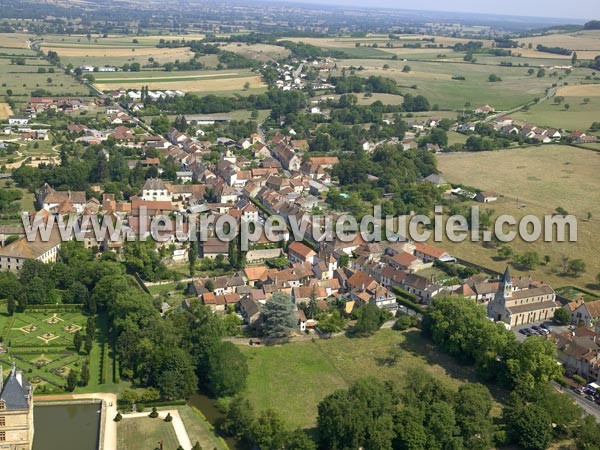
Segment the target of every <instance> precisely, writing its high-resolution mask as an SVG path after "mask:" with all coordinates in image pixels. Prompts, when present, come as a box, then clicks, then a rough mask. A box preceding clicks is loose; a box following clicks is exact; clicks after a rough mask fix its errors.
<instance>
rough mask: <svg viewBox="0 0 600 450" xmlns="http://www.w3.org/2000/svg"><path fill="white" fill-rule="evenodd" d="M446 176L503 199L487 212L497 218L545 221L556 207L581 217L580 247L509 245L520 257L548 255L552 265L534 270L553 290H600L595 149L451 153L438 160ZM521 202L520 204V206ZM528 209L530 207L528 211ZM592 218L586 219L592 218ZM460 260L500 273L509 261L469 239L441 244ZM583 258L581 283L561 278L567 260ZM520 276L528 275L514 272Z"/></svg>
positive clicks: (599, 165)
mask: <svg viewBox="0 0 600 450" xmlns="http://www.w3.org/2000/svg"><path fill="white" fill-rule="evenodd" d="M438 161H439V168H440V170H441V172H442V175H443V177H444V178H445V179H447V180H448V181H449V182H451V183H462V184H466V185H469V186H474V187H476V188H479V189H482V190H491V191H495V192H496V193H498V194H499V196H500V198H499V200H498V201H497V202H494V203H491V204H489V205H486V206H482V205H481V204H479V206H481V207H482V208H490V209H493V210H494V216H498V215H499V214H510V215H512V216H513V217H515V218H516V219H517V220H519V219H520V218H521V217H523V216H524V215H527V214H533V215H535V216H536V217H538V218H540V220H541V219H543V216H544V215H546V214H553V213H554V210H555V209H556V208H557V207H559V206H560V207H563V208H565V209H566V210H567V211H568V212H569V213H570V214H574V215H575V216H576V217H577V234H578V235H577V242H574V243H571V242H563V243H559V242H544V241H543V240H538V241H537V242H532V243H527V242H524V241H521V240H519V239H516V240H515V241H514V242H511V243H510V246H511V247H512V248H513V250H514V251H515V252H517V253H522V252H524V251H529V250H534V251H537V252H538V253H539V254H540V255H541V256H543V255H548V256H550V258H551V262H550V264H548V265H547V266H544V265H541V266H539V267H538V268H537V269H536V270H534V271H532V275H533V277H535V278H537V279H539V280H543V281H545V282H548V283H550V284H551V285H552V286H554V287H559V286H564V285H575V286H580V287H583V288H586V289H591V290H595V291H600V287H599V286H597V285H596V282H595V277H596V275H597V274H598V273H599V272H600V260H599V259H598V252H599V251H600V242H599V241H598V238H597V237H598V232H600V219H598V218H599V217H600V204H599V203H598V202H597V200H596V197H597V196H596V195H594V194H593V193H595V192H598V190H599V189H600V178H598V172H599V171H600V154H598V153H597V152H593V151H591V150H583V149H579V148H575V147H569V146H561V145H544V146H540V147H528V148H520V149H511V150H500V151H494V152H479V153H447V154H443V155H439V156H438ZM517 198H518V203H517ZM524 205H525V206H524ZM588 212H590V213H591V214H592V219H591V220H589V221H588V220H587V213H588ZM436 245H438V246H439V247H442V248H445V249H446V250H447V251H449V252H450V253H452V254H453V255H455V256H458V257H460V258H464V259H466V260H469V261H473V262H476V263H479V264H481V265H483V266H487V267H490V268H493V269H495V270H498V271H502V270H504V267H505V266H506V261H498V260H497V259H495V258H496V256H497V253H496V250H495V249H488V248H485V247H484V246H483V245H482V244H481V243H478V242H470V241H468V240H465V241H464V242H461V243H452V242H449V241H448V240H444V241H443V242H440V243H437V244H436ZM563 255H565V256H567V257H568V258H570V259H576V258H581V259H582V260H583V261H584V262H585V263H586V273H585V274H583V275H582V276H581V277H579V278H571V277H563V276H561V275H558V273H557V269H558V268H559V265H560V261H561V258H562V256H563ZM515 273H516V274H517V275H524V274H525V273H523V272H519V271H516V270H515Z"/></svg>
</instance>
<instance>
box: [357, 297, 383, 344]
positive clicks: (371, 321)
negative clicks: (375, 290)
mask: <svg viewBox="0 0 600 450" xmlns="http://www.w3.org/2000/svg"><path fill="white" fill-rule="evenodd" d="M380 320H381V310H380V309H379V308H378V307H377V305H376V304H375V303H367V304H366V305H365V306H363V307H362V308H361V309H360V312H359V316H358V321H357V322H356V325H355V326H354V333H355V334H356V335H357V336H369V335H371V334H373V333H375V332H376V331H377V330H378V329H379V326H380V325H381V324H380Z"/></svg>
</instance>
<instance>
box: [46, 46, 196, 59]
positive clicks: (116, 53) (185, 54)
mask: <svg viewBox="0 0 600 450" xmlns="http://www.w3.org/2000/svg"><path fill="white" fill-rule="evenodd" d="M42 48H43V50H44V51H45V52H48V51H50V50H52V51H55V52H56V53H58V55H59V56H60V57H61V58H62V57H66V58H73V57H94V58H107V57H123V56H130V57H131V56H137V57H150V56H151V57H153V58H155V59H169V60H175V59H184V58H187V59H190V58H191V57H192V56H193V55H194V54H193V53H192V52H191V51H190V50H189V49H187V48H156V47H141V48H139V47H136V46H135V45H132V46H129V47H92V46H80V47H79V46H78V47H59V46H48V47H46V46H44V47H42Z"/></svg>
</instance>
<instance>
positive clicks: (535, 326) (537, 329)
mask: <svg viewBox="0 0 600 450" xmlns="http://www.w3.org/2000/svg"><path fill="white" fill-rule="evenodd" d="M531 328H533V329H534V330H535V331H540V330H541V329H542V328H541V327H539V326H537V325H534V326H532V327H531Z"/></svg>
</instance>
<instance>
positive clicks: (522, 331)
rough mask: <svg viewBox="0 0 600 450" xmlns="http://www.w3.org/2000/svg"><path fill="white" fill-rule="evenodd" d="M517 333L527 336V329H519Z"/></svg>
mask: <svg viewBox="0 0 600 450" xmlns="http://www.w3.org/2000/svg"><path fill="white" fill-rule="evenodd" d="M519 333H521V334H524V335H528V334H529V328H521V329H520V330H519Z"/></svg>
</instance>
